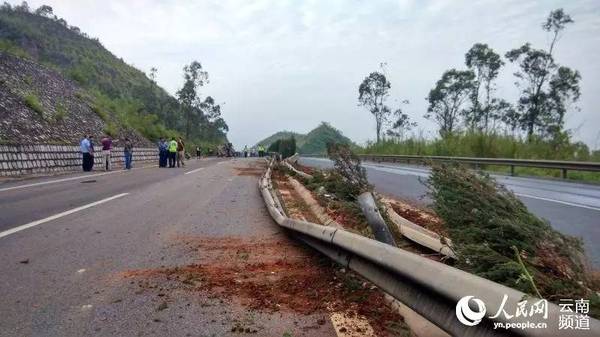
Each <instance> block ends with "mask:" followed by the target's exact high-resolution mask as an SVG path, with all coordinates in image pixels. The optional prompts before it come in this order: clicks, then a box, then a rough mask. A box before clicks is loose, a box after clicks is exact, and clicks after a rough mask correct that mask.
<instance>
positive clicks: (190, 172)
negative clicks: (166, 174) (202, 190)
mask: <svg viewBox="0 0 600 337" xmlns="http://www.w3.org/2000/svg"><path fill="white" fill-rule="evenodd" d="M202 170H204V167H201V168H197V169H195V170H191V171H187V172H186V173H184V174H192V173H196V172H198V171H202Z"/></svg>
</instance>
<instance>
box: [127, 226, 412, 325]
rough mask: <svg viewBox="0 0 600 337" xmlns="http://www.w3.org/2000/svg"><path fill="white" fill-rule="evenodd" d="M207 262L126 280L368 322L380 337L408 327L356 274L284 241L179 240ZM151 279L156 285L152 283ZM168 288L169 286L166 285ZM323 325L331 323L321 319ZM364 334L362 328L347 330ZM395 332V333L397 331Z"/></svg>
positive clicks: (252, 305)
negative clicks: (401, 326)
mask: <svg viewBox="0 0 600 337" xmlns="http://www.w3.org/2000/svg"><path fill="white" fill-rule="evenodd" d="M176 240H178V241H179V242H182V243H183V244H184V245H185V247H186V249H187V250H188V252H189V253H190V254H192V255H194V256H197V257H198V259H199V261H202V263H198V264H190V265H186V266H182V267H174V268H160V269H146V270H134V271H127V272H124V273H122V274H121V276H122V277H124V278H126V279H130V280H132V281H135V282H137V283H138V286H139V288H140V289H144V288H145V287H147V286H148V285H149V284H150V285H151V286H150V287H152V288H156V287H157V284H160V287H161V288H162V289H163V291H166V290H165V289H167V288H168V287H171V289H172V290H181V289H185V290H189V291H190V292H200V293H202V294H205V295H207V297H209V298H219V299H222V300H226V301H232V302H237V303H239V304H241V305H242V306H244V307H246V308H247V309H250V310H256V311H260V312H267V313H274V312H279V311H282V312H285V311H290V312H294V313H297V314H302V315H313V314H320V313H322V314H327V313H332V312H338V313H343V314H344V315H345V316H347V317H364V318H365V319H367V320H368V322H369V323H370V324H371V326H372V327H373V330H374V331H375V333H376V335H378V336H389V335H391V331H392V330H391V329H392V328H393V327H397V326H398V325H403V324H404V323H403V319H402V317H401V316H400V315H399V314H398V313H397V312H395V311H394V310H392V309H391V308H390V307H389V305H388V303H387V302H386V301H385V299H384V297H383V294H382V293H381V292H380V291H379V290H377V289H376V288H375V287H374V286H372V284H370V283H368V282H366V281H364V280H362V279H361V278H359V277H358V276H357V275H355V274H353V273H351V272H347V271H346V270H344V269H340V267H339V266H338V265H334V264H333V263H332V262H331V261H330V260H328V259H326V258H324V257H322V256H320V255H318V254H317V253H315V252H313V251H312V250H309V249H307V248H304V247H302V246H300V245H299V244H296V243H295V242H294V241H291V240H289V239H285V238H283V239H282V238H272V239H265V238H209V237H178V238H176ZM149 280H151V282H149ZM166 285H169V286H166ZM316 323H317V326H318V325H323V324H325V323H326V321H325V320H319V321H318V322H316ZM345 329H346V330H348V331H349V332H350V331H353V332H356V333H359V334H360V332H361V331H358V330H361V329H362V328H361V327H359V326H345ZM394 329H395V328H394Z"/></svg>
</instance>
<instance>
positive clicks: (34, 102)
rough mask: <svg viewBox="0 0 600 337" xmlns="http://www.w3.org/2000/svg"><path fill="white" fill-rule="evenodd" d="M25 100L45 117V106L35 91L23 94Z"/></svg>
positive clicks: (31, 107)
mask: <svg viewBox="0 0 600 337" xmlns="http://www.w3.org/2000/svg"><path fill="white" fill-rule="evenodd" d="M23 102H24V103H25V105H27V106H28V107H29V108H30V109H31V110H33V111H35V112H36V113H37V114H38V115H39V116H40V117H42V118H43V117H44V107H43V106H42V103H41V102H40V99H39V98H38V97H37V96H36V95H35V94H34V93H28V94H26V95H25V96H23Z"/></svg>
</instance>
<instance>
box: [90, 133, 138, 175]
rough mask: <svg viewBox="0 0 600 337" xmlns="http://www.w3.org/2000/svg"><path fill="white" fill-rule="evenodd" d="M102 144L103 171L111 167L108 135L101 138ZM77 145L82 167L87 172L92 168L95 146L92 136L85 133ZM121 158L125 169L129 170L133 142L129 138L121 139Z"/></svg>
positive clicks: (110, 141) (110, 142)
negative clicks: (80, 154)
mask: <svg viewBox="0 0 600 337" xmlns="http://www.w3.org/2000/svg"><path fill="white" fill-rule="evenodd" d="M100 144H101V145H102V151H101V156H102V166H104V170H105V171H110V170H111V169H112V160H111V158H112V149H113V140H112V138H111V137H110V136H109V135H105V136H104V137H103V138H102V139H101V140H100ZM79 147H80V150H81V153H82V164H81V166H82V168H83V170H84V171H85V172H89V171H91V170H92V169H93V168H94V158H95V154H96V152H95V148H94V136H92V135H87V136H85V137H84V138H83V139H82V140H81V142H80V143H79ZM123 157H124V158H123V159H124V162H125V169H126V170H131V164H132V161H133V143H132V142H131V140H129V138H127V137H125V139H124V140H123Z"/></svg>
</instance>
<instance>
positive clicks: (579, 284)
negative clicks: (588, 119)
mask: <svg viewBox="0 0 600 337" xmlns="http://www.w3.org/2000/svg"><path fill="white" fill-rule="evenodd" d="M427 185H428V187H429V190H430V196H431V197H432V199H433V205H432V206H433V210H434V211H435V213H436V214H437V216H439V217H440V218H441V219H442V220H443V223H444V227H445V230H446V231H447V233H448V234H449V236H450V239H451V240H452V243H453V247H454V249H455V252H456V255H457V258H458V261H457V264H456V266H457V267H458V268H461V269H463V270H465V271H468V272H470V273H473V274H476V275H479V276H481V277H484V278H487V279H489V280H492V281H494V282H498V283H501V284H504V285H506V286H509V287H512V288H515V289H518V290H520V291H523V292H525V293H528V294H531V295H535V296H539V297H542V298H545V299H548V300H550V301H554V302H558V301H559V300H560V299H564V298H572V299H575V298H584V299H589V300H590V313H591V315H592V316H595V317H599V316H600V297H599V296H598V294H597V291H598V290H600V284H598V281H599V280H597V279H594V276H593V274H592V271H591V270H590V267H589V265H588V262H587V261H586V258H585V253H584V249H583V244H582V242H581V240H580V239H577V238H574V237H571V236H568V235H565V234H562V233H559V232H558V231H556V230H554V229H553V228H552V227H551V226H550V224H549V223H548V222H547V221H545V220H543V219H540V218H538V217H537V216H535V215H534V214H532V213H531V212H529V211H528V210H527V207H526V206H525V205H524V204H523V203H522V202H521V201H520V200H519V199H518V198H517V197H516V196H515V195H514V194H513V193H512V192H510V191H508V190H507V189H506V188H505V187H504V186H502V185H499V184H497V183H496V181H495V180H494V179H493V178H491V177H489V176H488V175H486V174H481V173H475V172H472V171H470V170H465V169H464V168H463V167H461V166H458V165H436V166H434V167H433V169H432V173H431V176H430V178H429V179H428V181H427Z"/></svg>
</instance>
